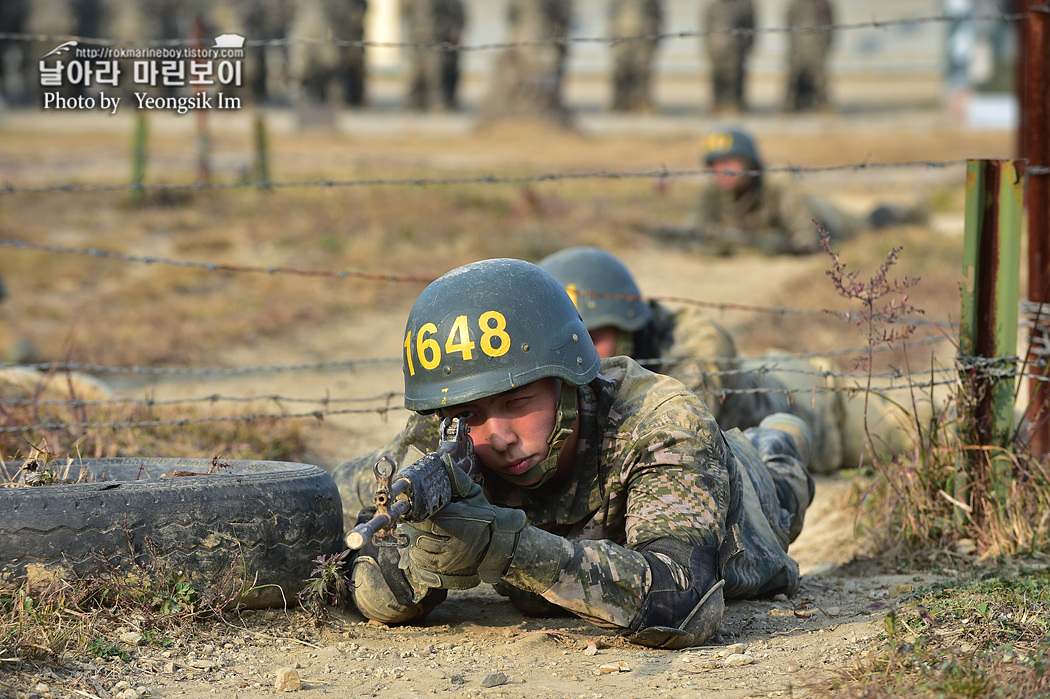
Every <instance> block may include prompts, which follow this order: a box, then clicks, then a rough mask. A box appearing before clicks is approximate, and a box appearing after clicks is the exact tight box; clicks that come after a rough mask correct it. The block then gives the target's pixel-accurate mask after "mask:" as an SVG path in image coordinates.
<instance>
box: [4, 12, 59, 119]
mask: <svg viewBox="0 0 1050 699" xmlns="http://www.w3.org/2000/svg"><path fill="white" fill-rule="evenodd" d="M28 5H29V3H28V1H27V0H4V1H3V2H0V34H21V33H22V32H23V31H25V22H26V16H27V15H28V14H29V7H28ZM27 45H28V44H27V42H24V41H15V40H14V39H2V38H0V103H2V102H5V101H6V102H22V101H24V100H28V99H29V95H30V93H31V92H32V88H31V87H30V85H31V84H32V82H31V77H32V76H33V75H35V74H36V73H37V71H36V65H35V63H34V59H33V57H32V56H30V54H29V51H28V50H27ZM48 51H50V49H48ZM37 58H39V56H37Z"/></svg>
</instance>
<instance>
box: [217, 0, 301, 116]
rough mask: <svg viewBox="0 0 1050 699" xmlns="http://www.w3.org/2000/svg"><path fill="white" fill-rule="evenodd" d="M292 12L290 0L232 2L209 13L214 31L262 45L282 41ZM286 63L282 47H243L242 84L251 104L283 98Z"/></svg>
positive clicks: (286, 59) (285, 93) (285, 83)
mask: <svg viewBox="0 0 1050 699" xmlns="http://www.w3.org/2000/svg"><path fill="white" fill-rule="evenodd" d="M294 12H295V7H294V5H293V3H292V0H232V2H230V1H228V2H221V3H215V4H214V5H213V6H212V8H211V10H210V13H211V22H212V24H213V25H214V28H215V32H217V33H222V34H226V33H234V34H240V35H241V36H243V37H245V38H246V39H248V40H249V41H264V42H272V41H274V40H279V39H286V38H287V37H288V25H289V24H290V23H291V19H292V15H293V13H294ZM287 63H288V47H287V45H286V44H283V43H281V44H270V43H267V44H265V45H263V46H245V53H244V78H243V83H242V84H243V85H244V87H245V89H246V91H247V92H248V94H249V95H250V96H251V98H252V99H253V100H254V101H256V102H263V101H267V100H280V99H282V98H284V97H287V87H288V85H287V75H286V71H287Z"/></svg>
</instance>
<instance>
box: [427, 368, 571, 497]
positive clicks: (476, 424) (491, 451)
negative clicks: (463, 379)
mask: <svg viewBox="0 0 1050 699" xmlns="http://www.w3.org/2000/svg"><path fill="white" fill-rule="evenodd" d="M560 393H561V388H560V384H559V382H558V380H557V379H555V378H546V379H540V380H538V381H533V382H532V383H530V384H526V385H524V386H522V387H520V388H515V389H513V390H510V391H505V392H503V393H499V394H496V395H494V396H489V397H488V398H480V399H478V400H474V401H471V402H469V403H463V404H462V405H457V406H455V407H454V408H451V409H449V410H446V411H443V413H444V414H446V415H452V416H454V417H459V418H461V419H465V420H466V422H467V425H469V426H470V437H471V439H473V440H474V451H475V452H477V455H478V458H480V459H481V463H482V464H484V465H485V467H486V468H489V469H491V470H493V471H495V472H497V473H501V474H507V475H511V476H520V475H521V474H523V473H526V472H527V471H528V470H529V469H531V468H532V467H533V466H536V465H537V464H539V463H540V462H541V461H543V460H544V459H545V458H547V454H548V453H549V452H550V446H549V445H548V444H547V439H548V438H550V436H551V433H553V432H554V422H555V419H556V414H557V407H558V398H559V396H560ZM542 475H543V474H540V475H538V476H537V477H536V479H535V480H534V481H532V483H523V482H520V481H515V483H517V484H518V485H522V486H529V485H533V484H534V483H536V482H539V480H540V478H542Z"/></svg>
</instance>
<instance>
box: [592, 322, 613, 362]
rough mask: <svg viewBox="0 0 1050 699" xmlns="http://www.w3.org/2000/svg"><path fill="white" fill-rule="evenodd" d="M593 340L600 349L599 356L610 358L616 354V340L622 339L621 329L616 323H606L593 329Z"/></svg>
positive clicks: (595, 347)
mask: <svg viewBox="0 0 1050 699" xmlns="http://www.w3.org/2000/svg"><path fill="white" fill-rule="evenodd" d="M590 334H591V341H592V342H594V349H596V350H598V356H599V357H601V358H602V359H608V358H609V357H612V356H614V355H615V354H616V342H617V341H618V340H619V339H620V329H619V328H617V327H616V326H615V325H606V326H604V327H601V328H595V329H594V330H591V333H590Z"/></svg>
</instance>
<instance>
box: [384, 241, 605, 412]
mask: <svg viewBox="0 0 1050 699" xmlns="http://www.w3.org/2000/svg"><path fill="white" fill-rule="evenodd" d="M401 359H402V369H403V371H404V375H405V407H406V408H408V409H409V410H414V411H416V412H418V413H431V412H434V411H436V410H439V409H441V408H443V407H446V406H454V405H458V404H461V403H465V402H468V401H472V400H476V399H479V398H485V397H488V396H493V395H496V394H497V393H502V392H504V391H509V390H510V389H513V388H518V387H520V386H524V385H525V384H528V383H532V382H533V381H537V380H539V379H543V378H547V377H557V378H559V379H561V380H562V381H564V382H565V384H566V385H567V386H581V385H583V384H586V383H588V382H589V381H591V380H592V379H593V378H594V377H595V376H596V375H597V374H598V365H599V361H600V360H599V358H598V352H597V350H595V349H594V343H593V342H591V338H590V335H588V334H587V328H586V327H584V324H583V320H582V319H581V318H580V314H579V312H578V311H577V310H576V307H575V306H574V305H573V303H572V300H571V299H570V298H569V295H568V294H567V293H565V289H564V288H563V287H562V286H561V284H559V283H558V281H557V280H556V279H555V278H554V277H552V276H551V275H550V274H548V273H547V272H546V271H544V270H542V269H540V268H539V267H537V266H536V265H534V264H532V263H530V262H525V261H524V260H513V259H493V260H482V261H480V262H474V263H471V264H468V265H464V266H462V267H458V268H457V269H454V270H452V271H451V272H448V273H447V274H445V275H443V276H442V277H441V278H440V279H437V280H435V281H434V282H432V283H431V284H430V285H429V286H428V287H427V288H426V289H424V290H423V293H421V294H420V295H419V298H417V299H416V302H415V304H414V305H413V306H412V310H411V312H410V313H409V315H408V323H407V325H406V328H405V339H404V343H403V345H402V356H401Z"/></svg>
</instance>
